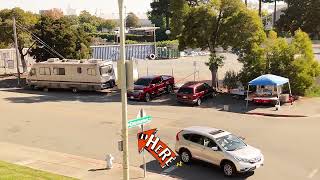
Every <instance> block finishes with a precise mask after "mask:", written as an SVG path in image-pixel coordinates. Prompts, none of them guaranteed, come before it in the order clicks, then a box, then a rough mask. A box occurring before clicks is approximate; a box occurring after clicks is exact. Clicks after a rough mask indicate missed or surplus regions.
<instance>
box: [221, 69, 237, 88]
mask: <svg viewBox="0 0 320 180" xmlns="http://www.w3.org/2000/svg"><path fill="white" fill-rule="evenodd" d="M238 81H239V77H238V74H237V73H236V72H234V71H227V72H226V75H225V77H224V79H223V84H224V85H225V86H226V87H227V88H228V89H234V88H237V87H238V85H237V84H238Z"/></svg>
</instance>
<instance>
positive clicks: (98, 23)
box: [78, 11, 117, 33]
mask: <svg viewBox="0 0 320 180" xmlns="http://www.w3.org/2000/svg"><path fill="white" fill-rule="evenodd" d="M78 24H79V25H81V26H83V28H84V30H85V31H86V32H88V33H96V32H97V31H102V29H103V28H106V29H108V30H111V29H114V28H115V27H116V25H117V23H116V21H114V20H105V19H103V18H100V17H97V16H94V15H91V14H90V13H89V12H87V11H81V13H80V15H79V17H78Z"/></svg>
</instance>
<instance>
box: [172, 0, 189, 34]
mask: <svg viewBox="0 0 320 180" xmlns="http://www.w3.org/2000/svg"><path fill="white" fill-rule="evenodd" d="M170 5H171V7H170V9H171V12H172V18H171V22H170V27H171V35H170V36H171V37H173V38H177V37H178V36H179V35H180V34H181V32H182V30H183V20H184V19H185V16H186V15H187V14H188V12H189V5H188V2H187V1H186V0H171V4H170Z"/></svg>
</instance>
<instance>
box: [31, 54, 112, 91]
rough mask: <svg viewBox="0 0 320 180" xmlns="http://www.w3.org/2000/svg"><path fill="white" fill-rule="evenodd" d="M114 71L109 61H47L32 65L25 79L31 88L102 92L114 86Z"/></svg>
mask: <svg viewBox="0 0 320 180" xmlns="http://www.w3.org/2000/svg"><path fill="white" fill-rule="evenodd" d="M115 78H116V76H115V69H114V67H113V63H112V62H111V61H102V60H95V59H90V60H84V61H80V60H59V59H49V60H48V61H45V62H39V63H35V64H33V66H32V67H31V70H30V72H29V74H28V77H27V84H28V86H30V87H31V88H43V89H44V90H45V91H48V89H49V88H64V89H72V91H73V92H77V91H78V90H93V91H95V90H102V89H106V88H112V87H114V86H115V81H116V80H115Z"/></svg>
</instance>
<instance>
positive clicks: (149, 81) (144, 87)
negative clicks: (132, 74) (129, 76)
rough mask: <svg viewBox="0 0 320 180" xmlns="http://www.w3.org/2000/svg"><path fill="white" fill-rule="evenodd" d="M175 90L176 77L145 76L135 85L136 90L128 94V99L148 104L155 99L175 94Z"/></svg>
mask: <svg viewBox="0 0 320 180" xmlns="http://www.w3.org/2000/svg"><path fill="white" fill-rule="evenodd" d="M173 88H174V77H172V76H167V75H159V76H145V77H141V78H139V79H138V80H137V81H136V82H135V83H134V90H132V91H129V92H128V99H130V100H144V101H146V102H148V101H150V100H151V99H152V98H153V97H156V96H159V95H161V94H163V93H171V92H173Z"/></svg>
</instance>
